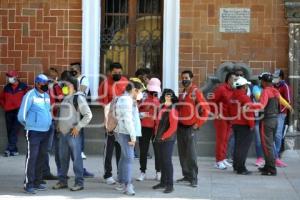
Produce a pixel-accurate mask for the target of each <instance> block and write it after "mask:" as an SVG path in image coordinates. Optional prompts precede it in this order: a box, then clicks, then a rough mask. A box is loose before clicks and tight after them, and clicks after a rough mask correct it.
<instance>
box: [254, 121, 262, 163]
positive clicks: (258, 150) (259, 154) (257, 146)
mask: <svg viewBox="0 0 300 200" xmlns="http://www.w3.org/2000/svg"><path fill="white" fill-rule="evenodd" d="M254 131H255V151H256V157H257V158H261V157H263V156H264V155H263V150H262V146H261V139H260V132H259V120H256V121H255V128H254Z"/></svg>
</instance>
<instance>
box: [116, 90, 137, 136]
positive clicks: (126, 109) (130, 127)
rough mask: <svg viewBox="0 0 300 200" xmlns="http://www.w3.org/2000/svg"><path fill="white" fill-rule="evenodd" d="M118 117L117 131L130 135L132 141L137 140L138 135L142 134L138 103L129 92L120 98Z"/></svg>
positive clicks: (117, 105)
mask: <svg viewBox="0 0 300 200" xmlns="http://www.w3.org/2000/svg"><path fill="white" fill-rule="evenodd" d="M116 118H117V119H118V125H117V127H116V129H115V131H116V132H117V133H122V134H126V135H129V136H130V139H131V141H136V137H140V136H142V131H141V121H140V118H139V111H138V107H137V103H136V102H135V101H134V100H133V99H132V97H131V96H130V95H129V94H128V93H127V92H125V93H124V94H123V95H122V96H120V97H119V98H118V101H117V104H116Z"/></svg>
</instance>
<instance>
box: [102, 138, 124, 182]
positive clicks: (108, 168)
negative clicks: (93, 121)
mask: <svg viewBox="0 0 300 200" xmlns="http://www.w3.org/2000/svg"><path fill="white" fill-rule="evenodd" d="M114 149H116V164H117V166H118V163H119V160H120V156H121V146H120V144H119V143H118V142H117V141H116V138H115V136H114V135H110V134H106V143H105V147H104V176H103V177H104V179H107V178H109V177H112V165H111V161H112V157H113V152H114Z"/></svg>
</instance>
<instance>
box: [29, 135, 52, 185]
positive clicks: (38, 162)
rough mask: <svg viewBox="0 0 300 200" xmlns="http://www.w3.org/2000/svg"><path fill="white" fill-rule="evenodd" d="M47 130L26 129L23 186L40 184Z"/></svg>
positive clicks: (45, 153) (45, 150) (45, 152)
mask: <svg viewBox="0 0 300 200" xmlns="http://www.w3.org/2000/svg"><path fill="white" fill-rule="evenodd" d="M48 139H49V135H48V132H47V131H46V132H39V131H27V133H26V140H27V155H26V163H25V187H26V188H33V187H34V186H37V185H39V184H41V181H42V177H43V166H44V163H45V157H46V155H47V145H48Z"/></svg>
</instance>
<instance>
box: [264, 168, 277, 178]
mask: <svg viewBox="0 0 300 200" xmlns="http://www.w3.org/2000/svg"><path fill="white" fill-rule="evenodd" d="M261 175H263V176H276V175H277V171H276V169H267V170H264V171H262V172H261Z"/></svg>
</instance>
